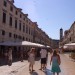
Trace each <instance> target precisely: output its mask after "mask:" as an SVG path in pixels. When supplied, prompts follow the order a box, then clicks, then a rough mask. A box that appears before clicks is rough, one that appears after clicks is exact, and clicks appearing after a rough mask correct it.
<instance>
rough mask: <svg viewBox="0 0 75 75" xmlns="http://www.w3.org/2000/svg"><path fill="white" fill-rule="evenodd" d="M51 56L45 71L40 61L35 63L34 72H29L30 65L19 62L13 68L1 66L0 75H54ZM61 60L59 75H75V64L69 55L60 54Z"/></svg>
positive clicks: (26, 62)
mask: <svg viewBox="0 0 75 75" xmlns="http://www.w3.org/2000/svg"><path fill="white" fill-rule="evenodd" d="M50 57H51V54H48V61H47V68H46V69H45V70H43V71H41V70H39V69H40V60H37V61H35V65H34V70H35V71H34V72H33V73H30V72H29V68H28V66H29V63H28V61H27V60H24V62H21V61H18V62H14V63H12V66H8V65H3V66H0V75H52V72H51V65H50ZM60 58H61V65H60V68H61V73H60V74H59V75H75V62H74V61H73V60H72V59H70V58H69V57H68V54H60Z"/></svg>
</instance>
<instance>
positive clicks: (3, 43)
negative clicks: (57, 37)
mask: <svg viewBox="0 0 75 75" xmlns="http://www.w3.org/2000/svg"><path fill="white" fill-rule="evenodd" d="M0 45H4V46H33V47H45V45H42V44H38V43H32V42H28V41H15V42H14V41H5V42H0Z"/></svg>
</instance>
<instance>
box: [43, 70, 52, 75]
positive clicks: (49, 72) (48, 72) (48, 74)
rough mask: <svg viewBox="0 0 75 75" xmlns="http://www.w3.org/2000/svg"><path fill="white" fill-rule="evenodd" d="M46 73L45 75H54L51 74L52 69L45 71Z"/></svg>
mask: <svg viewBox="0 0 75 75" xmlns="http://www.w3.org/2000/svg"><path fill="white" fill-rule="evenodd" d="M44 73H45V74H46V75H53V73H52V72H51V70H50V69H46V70H45V71H44Z"/></svg>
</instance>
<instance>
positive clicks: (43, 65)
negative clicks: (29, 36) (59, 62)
mask: <svg viewBox="0 0 75 75" xmlns="http://www.w3.org/2000/svg"><path fill="white" fill-rule="evenodd" d="M40 55H41V68H40V70H42V69H43V70H44V69H45V68H46V63H47V50H46V49H45V48H43V49H41V51H40Z"/></svg>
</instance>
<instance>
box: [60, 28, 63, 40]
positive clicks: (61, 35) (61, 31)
mask: <svg viewBox="0 0 75 75" xmlns="http://www.w3.org/2000/svg"><path fill="white" fill-rule="evenodd" d="M62 40H63V29H62V28H61V29H60V41H62Z"/></svg>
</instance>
